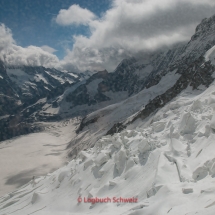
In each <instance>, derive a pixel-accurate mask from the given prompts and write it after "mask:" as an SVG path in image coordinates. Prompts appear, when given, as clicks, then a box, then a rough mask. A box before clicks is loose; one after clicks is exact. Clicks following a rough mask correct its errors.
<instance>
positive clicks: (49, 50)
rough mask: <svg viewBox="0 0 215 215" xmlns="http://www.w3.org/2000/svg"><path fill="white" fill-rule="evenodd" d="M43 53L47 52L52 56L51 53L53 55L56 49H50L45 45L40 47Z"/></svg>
mask: <svg viewBox="0 0 215 215" xmlns="http://www.w3.org/2000/svg"><path fill="white" fill-rule="evenodd" d="M40 48H41V49H42V50H43V51H46V52H48V53H50V54H53V53H55V52H56V51H57V50H56V49H54V48H52V47H50V46H47V45H44V46H41V47H40Z"/></svg>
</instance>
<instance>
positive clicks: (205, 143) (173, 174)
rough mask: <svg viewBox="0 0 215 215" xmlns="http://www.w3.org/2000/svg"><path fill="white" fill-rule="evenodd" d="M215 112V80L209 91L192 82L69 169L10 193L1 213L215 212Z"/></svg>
mask: <svg viewBox="0 0 215 215" xmlns="http://www.w3.org/2000/svg"><path fill="white" fill-rule="evenodd" d="M214 109H215V83H213V84H212V85H211V86H210V87H209V88H208V89H206V90H205V91H202V90H195V91H193V90H192V89H191V88H190V87H189V88H187V89H186V90H185V91H183V92H182V93H181V94H180V95H179V96H178V97H176V99H175V100H174V101H172V102H170V103H169V104H168V105H166V106H165V107H163V108H162V109H160V110H159V111H158V112H157V113H156V114H155V115H154V116H152V117H150V118H148V119H147V120H145V121H144V122H141V123H139V122H136V129H133V130H130V129H129V128H128V129H126V130H124V131H122V132H121V133H119V134H115V135H113V136H104V137H103V138H101V139H100V140H98V141H97V142H96V144H95V146H94V147H93V148H90V149H88V150H85V151H82V152H80V153H79V155H78V156H77V158H76V159H74V160H72V161H71V162H69V163H68V165H67V166H65V167H62V168H60V169H59V170H57V171H55V172H54V173H52V174H48V175H46V176H44V177H40V178H37V179H35V180H33V181H31V182H30V183H28V184H27V185H25V186H23V187H22V188H21V189H19V190H17V191H14V192H13V193H11V194H8V195H6V196H4V197H2V198H1V199H0V202H1V203H0V214H2V215H3V214H10V213H12V214H16V215H18V214H20V215H21V214H22V215H23V214H32V213H35V214H39V215H40V214H41V215H43V214H44V215H45V214H46V215H49V214H56V215H59V214H60V215H61V214H65V215H67V214H77V213H79V214H86V213H87V214H133V215H134V214H138V215H139V214H146V215H149V214H159V215H164V214H165V215H166V214H167V213H168V214H170V215H171V214H174V215H184V214H186V213H187V214H190V215H191V214H196V213H197V212H198V213H199V214H201V215H212V214H213V213H214V206H213V205H214V192H215V188H214V183H215V179H214V177H213V176H214V175H215V169H214V166H215V155H214V150H215V146H214V144H213V142H214V138H215V134H214V130H213V129H214V128H215V127H214V125H215V121H214ZM138 123H139V124H138ZM79 197H81V198H82V199H84V198H96V197H97V198H105V197H109V198H112V197H122V198H132V197H134V198H137V199H138V202H137V203H122V202H121V203H113V202H109V203H96V204H91V203H84V202H81V203H78V201H77V199H78V198H79Z"/></svg>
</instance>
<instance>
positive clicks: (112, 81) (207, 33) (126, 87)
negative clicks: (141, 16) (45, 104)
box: [46, 16, 215, 116]
mask: <svg viewBox="0 0 215 215" xmlns="http://www.w3.org/2000/svg"><path fill="white" fill-rule="evenodd" d="M214 17H215V16H213V17H211V18H208V19H204V20H203V21H202V22H201V23H200V24H199V25H198V26H197V28H196V32H195V34H194V35H193V36H192V38H191V40H190V41H189V42H188V43H187V44H177V45H175V46H174V47H172V49H171V50H169V49H163V50H159V51H156V52H149V53H143V54H142V55H141V56H139V57H138V59H135V58H130V59H125V60H123V61H122V62H121V63H120V64H119V65H118V66H117V68H116V69H115V71H113V72H112V73H107V72H105V71H103V72H101V74H99V73H98V74H94V75H93V76H91V78H90V79H89V80H88V82H87V83H85V84H82V85H81V86H79V88H77V89H76V90H75V91H73V92H71V93H70V94H68V95H67V97H66V99H64V100H63V101H62V102H60V103H59V104H58V105H59V108H58V110H56V111H55V112H56V113H59V114H61V113H63V112H64V113H66V112H68V113H71V115H74V114H75V113H78V114H79V115H82V116H84V115H86V114H88V113H90V112H93V111H96V110H98V109H100V108H103V107H105V106H107V105H111V104H114V103H116V102H120V101H122V100H124V99H126V98H128V97H130V96H132V95H135V94H137V93H138V92H140V91H141V90H143V89H144V88H150V87H152V86H155V85H156V84H158V83H159V81H160V80H161V78H162V77H163V76H164V75H166V74H167V73H169V72H173V71H174V70H176V69H178V70H184V71H186V69H188V68H189V67H190V66H191V65H192V64H193V63H194V62H195V61H198V59H199V58H200V57H201V56H203V55H204V54H205V52H206V51H207V50H208V49H210V48H211V47H212V46H213V45H215V40H214V37H213V35H214V28H213V26H215V18H214ZM99 76H102V78H101V79H100V77H99ZM96 79H97V81H93V80H96ZM90 82H92V83H91V88H92V87H93V89H94V91H93V93H92V92H91V90H90V88H89V87H88V84H89V83H90ZM115 98H118V101H117V100H116V99H115ZM61 110H62V111H61ZM52 111H54V110H53V109H50V110H48V109H47V110H46V112H47V113H52ZM68 115H69V114H68Z"/></svg>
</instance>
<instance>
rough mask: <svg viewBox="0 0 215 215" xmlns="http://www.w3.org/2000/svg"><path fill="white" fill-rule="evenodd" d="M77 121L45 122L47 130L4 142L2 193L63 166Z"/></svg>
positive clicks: (1, 152) (0, 160) (0, 155)
mask: <svg viewBox="0 0 215 215" xmlns="http://www.w3.org/2000/svg"><path fill="white" fill-rule="evenodd" d="M76 123H77V122H76V121H75V120H67V121H64V122H59V123H43V126H44V127H45V131H43V132H40V133H33V134H29V135H23V136H20V137H17V138H13V139H11V140H7V141H3V142H1V143H0V165H1V170H0V172H1V174H0V196H2V195H4V194H6V193H8V192H11V191H13V190H15V189H16V188H18V187H20V186H22V185H24V184H25V183H27V182H29V181H30V180H31V179H32V177H33V176H41V175H45V174H47V173H49V172H53V171H54V170H56V169H58V168H59V167H61V166H63V165H64V164H65V163H66V161H67V160H68V158H67V153H66V150H65V149H66V147H67V143H68V142H69V141H70V140H71V138H72V136H74V131H75V125H76Z"/></svg>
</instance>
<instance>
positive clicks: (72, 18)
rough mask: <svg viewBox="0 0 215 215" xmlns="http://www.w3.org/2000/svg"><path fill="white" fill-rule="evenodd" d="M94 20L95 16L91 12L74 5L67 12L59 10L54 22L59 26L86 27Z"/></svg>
mask: <svg viewBox="0 0 215 215" xmlns="http://www.w3.org/2000/svg"><path fill="white" fill-rule="evenodd" d="M95 18H96V16H95V15H94V14H93V13H92V12H91V11H89V10H88V9H86V8H81V7H80V6H79V5H77V4H74V5H72V6H71V7H69V9H67V10H65V9H62V10H60V12H59V14H58V15H57V17H56V22H57V23H58V24H59V25H73V24H75V25H87V24H89V23H90V22H91V21H92V20H93V19H95Z"/></svg>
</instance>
